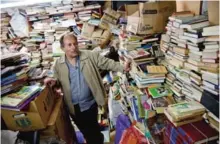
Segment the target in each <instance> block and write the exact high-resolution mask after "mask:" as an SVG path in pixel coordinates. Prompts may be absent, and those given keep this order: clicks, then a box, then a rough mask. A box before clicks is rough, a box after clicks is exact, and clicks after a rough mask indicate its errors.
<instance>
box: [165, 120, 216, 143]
mask: <svg viewBox="0 0 220 144" xmlns="http://www.w3.org/2000/svg"><path fill="white" fill-rule="evenodd" d="M218 139H219V133H218V132H217V131H216V130H215V129H213V128H212V127H210V125H209V124H207V123H206V122H205V121H204V120H201V121H197V122H193V123H189V124H185V125H182V126H180V127H175V126H174V125H173V124H172V123H170V122H168V124H167V126H166V129H165V131H164V143H165V144H169V143H170V142H171V141H173V142H174V143H175V144H182V143H188V144H195V143H200V144H201V143H210V144H211V143H217V140H218Z"/></svg>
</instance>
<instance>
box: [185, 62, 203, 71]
mask: <svg viewBox="0 0 220 144" xmlns="http://www.w3.org/2000/svg"><path fill="white" fill-rule="evenodd" d="M184 68H186V69H189V70H194V71H199V70H200V69H199V68H198V67H197V66H195V65H193V64H190V63H185V64H184Z"/></svg>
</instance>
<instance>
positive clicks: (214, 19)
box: [208, 1, 219, 25]
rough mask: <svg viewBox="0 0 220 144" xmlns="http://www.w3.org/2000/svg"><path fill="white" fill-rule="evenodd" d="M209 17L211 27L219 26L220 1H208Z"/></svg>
mask: <svg viewBox="0 0 220 144" xmlns="http://www.w3.org/2000/svg"><path fill="white" fill-rule="evenodd" d="M208 17H209V22H210V24H211V25H219V1H208Z"/></svg>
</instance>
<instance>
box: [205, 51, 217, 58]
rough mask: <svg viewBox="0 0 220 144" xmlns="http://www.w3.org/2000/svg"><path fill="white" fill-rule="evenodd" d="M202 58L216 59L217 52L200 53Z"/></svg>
mask: <svg viewBox="0 0 220 144" xmlns="http://www.w3.org/2000/svg"><path fill="white" fill-rule="evenodd" d="M202 58H210V59H216V58H218V52H202Z"/></svg>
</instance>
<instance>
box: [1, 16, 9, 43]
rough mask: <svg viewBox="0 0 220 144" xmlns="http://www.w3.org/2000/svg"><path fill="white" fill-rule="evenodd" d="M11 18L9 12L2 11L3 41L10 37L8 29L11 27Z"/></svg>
mask: <svg viewBox="0 0 220 144" xmlns="http://www.w3.org/2000/svg"><path fill="white" fill-rule="evenodd" d="M10 19H11V18H10V17H9V16H8V14H7V13H1V36H0V39H1V41H4V40H7V39H8V36H7V35H8V29H9V28H10V27H9V21H10ZM9 36H10V35H9Z"/></svg>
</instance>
